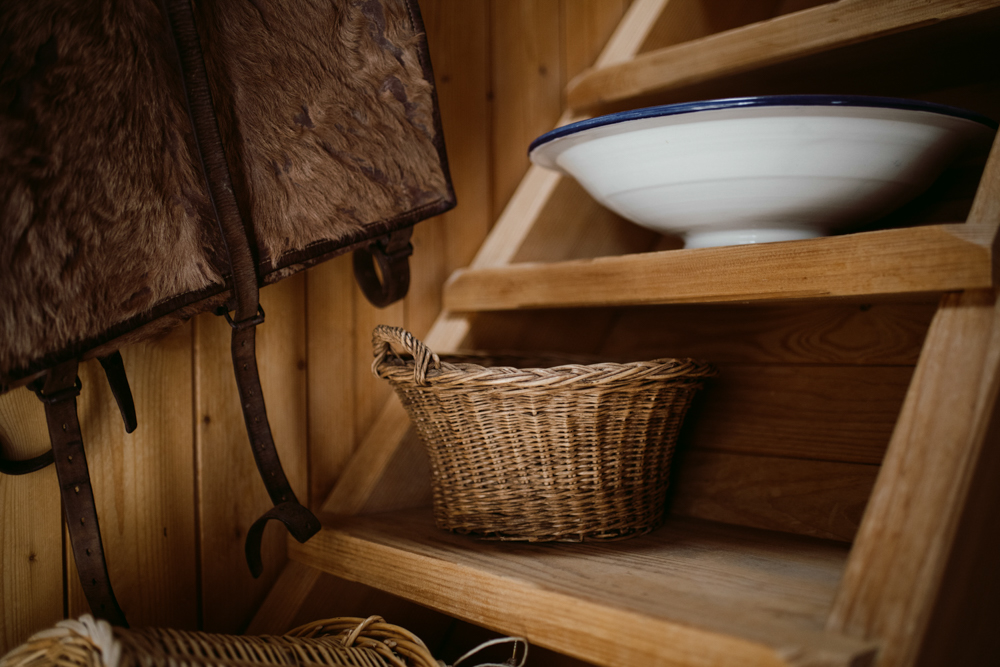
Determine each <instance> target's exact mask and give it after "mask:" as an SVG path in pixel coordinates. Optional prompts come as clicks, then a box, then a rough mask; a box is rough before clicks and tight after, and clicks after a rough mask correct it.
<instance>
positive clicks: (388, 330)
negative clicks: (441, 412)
mask: <svg viewBox="0 0 1000 667" xmlns="http://www.w3.org/2000/svg"><path fill="white" fill-rule="evenodd" d="M393 345H395V346H396V347H398V348H401V349H402V350H404V351H406V352H409V353H410V354H412V355H413V381H414V382H416V383H417V384H418V385H420V386H423V385H426V384H427V367H428V366H430V363H431V362H432V361H433V362H434V368H441V358H440V357H439V356H438V355H436V354H434V353H433V352H431V349H430V348H429V347H427V346H426V345H424V344H423V343H422V342H421V341H420V340H418V339H417V338H416V337H415V336H414V335H413V334H411V333H410V332H409V331H407V330H406V329H401V328H400V327H390V326H388V325H386V324H380V325H378V326H377V327H375V331H373V332H372V352H373V353H374V355H375V359H374V361H372V373H373V374H374V375H375V377H378V378H380V377H382V376H381V375H380V374H379V372H378V370H379V366H380V365H381V364H382V362H383V361H385V358H386V356H387V355H388V354H389V352H390V351H391V350H392V346H393Z"/></svg>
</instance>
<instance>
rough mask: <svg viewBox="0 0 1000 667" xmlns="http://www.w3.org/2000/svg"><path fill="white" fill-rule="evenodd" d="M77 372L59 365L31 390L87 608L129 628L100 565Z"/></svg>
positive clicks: (74, 363)
mask: <svg viewBox="0 0 1000 667" xmlns="http://www.w3.org/2000/svg"><path fill="white" fill-rule="evenodd" d="M76 370H77V361H76V360H75V359H74V360H72V361H68V362H66V363H63V364H60V365H59V366H56V367H55V368H53V369H51V370H50V371H49V373H48V375H47V377H46V378H45V380H44V382H40V383H36V384H35V385H33V386H32V389H34V390H35V393H36V394H37V395H38V398H40V399H41V400H42V402H43V403H44V404H45V421H46V423H47V424H48V429H49V440H50V441H51V442H52V454H53V457H54V459H55V464H56V477H57V478H58V479H59V489H60V492H61V494H62V504H63V514H64V516H65V517H66V527H67V529H68V530H69V537H70V543H71V544H72V546H73V556H74V558H75V559H76V568H77V571H78V572H79V574H80V583H81V584H82V585H83V592H84V594H85V595H86V596H87V602H88V603H90V609H91V611H93V613H94V615H95V616H98V617H99V618H103V619H105V620H107V621H108V622H110V623H112V624H113V625H120V626H123V627H128V622H127V621H126V620H125V613H124V612H123V611H122V609H121V607H120V606H119V605H118V600H117V598H115V592H114V590H112V588H111V580H110V578H109V577H108V567H107V563H106V561H105V559H104V544H103V542H102V540H101V527H100V524H99V523H98V521H97V508H96V506H95V505H94V492H93V489H92V488H91V484H90V470H89V469H88V467H87V456H86V453H85V452H84V449H83V436H82V435H81V433H80V420H79V419H78V417H77V412H76V397H77V396H78V395H79V394H80V380H79V378H78V377H77V374H76ZM39 384H40V385H41V386H39Z"/></svg>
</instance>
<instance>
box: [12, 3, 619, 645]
mask: <svg viewBox="0 0 1000 667" xmlns="http://www.w3.org/2000/svg"><path fill="white" fill-rule="evenodd" d="M629 2H630V0H492V1H490V0H422V1H421V3H420V4H421V9H422V13H423V16H424V21H425V24H426V27H427V31H428V36H429V40H430V44H431V57H432V60H433V63H434V68H435V75H436V78H437V85H438V91H439V96H440V105H441V113H442V119H443V122H444V126H445V137H446V142H447V147H448V154H449V158H450V161H451V171H452V175H453V178H454V182H455V187H456V191H457V195H458V200H459V206H458V208H457V209H455V210H454V211H453V212H450V213H448V214H445V215H443V216H440V217H439V218H437V219H435V220H432V221H428V222H425V223H422V224H421V225H420V226H419V227H418V228H417V231H416V233H415V236H414V246H415V249H416V253H415V255H414V258H413V260H412V261H413V264H412V269H413V271H412V273H413V284H412V286H411V289H410V295H409V296H408V297H407V298H406V299H405V300H404V301H403V302H402V303H400V304H396V305H393V306H390V307H389V308H387V309H385V310H377V309H374V308H372V307H371V306H370V305H368V304H367V302H366V301H365V300H364V298H363V297H362V296H361V294H360V292H359V291H358V290H357V288H356V286H355V285H354V281H353V277H352V275H351V268H350V259H349V258H348V257H342V258H339V259H336V260H333V261H331V262H328V263H327V264H325V265H322V266H320V267H316V268H314V269H311V270H309V271H307V272H306V273H305V274H303V275H300V276H297V277H295V278H292V279H289V280H286V281H284V282H283V283H281V284H279V285H275V286H272V287H268V288H266V289H265V290H263V291H262V303H263V306H264V308H265V310H266V312H267V322H266V323H265V324H264V326H263V327H262V328H261V329H260V334H259V341H260V342H259V349H258V359H259V363H260V367H261V375H262V380H263V383H264V391H265V398H266V400H267V403H268V408H269V410H268V412H269V417H270V422H271V425H272V428H273V430H274V435H275V440H276V441H277V443H278V447H279V450H280V454H281V457H282V462H283V464H284V466H285V470H286V472H287V473H288V475H289V478H290V480H291V482H292V485H293V487H294V488H295V491H296V493H297V494H298V496H299V498H300V499H303V500H306V499H307V500H308V502H310V503H311V504H312V505H314V506H315V505H317V504H319V503H321V502H322V501H323V499H324V498H325V496H326V495H327V493H328V492H329V490H330V488H331V487H332V486H333V483H334V482H335V480H336V479H337V476H338V475H339V473H340V471H341V469H342V467H343V465H344V463H345V461H346V460H347V458H348V457H349V455H350V454H351V452H352V451H353V450H354V448H355V447H356V446H357V443H358V442H359V441H360V440H361V438H362V437H363V436H364V434H365V432H366V430H367V429H368V427H369V426H370V425H371V423H372V421H373V420H374V419H375V417H376V415H377V411H378V410H379V409H380V408H381V406H382V403H383V401H384V399H385V396H386V394H387V392H388V391H389V389H388V387H387V386H386V385H385V384H384V383H379V382H377V381H376V380H374V379H373V378H372V377H371V375H370V372H369V359H370V355H371V350H370V343H369V339H370V334H371V330H372V328H373V327H374V325H375V324H378V323H389V324H399V325H403V326H406V327H408V328H410V329H411V330H412V331H413V332H414V333H416V334H418V335H422V334H424V333H426V331H427V329H428V328H429V326H430V324H431V323H432V322H433V320H434V318H435V317H436V316H437V314H438V311H439V309H440V298H441V285H442V284H443V282H444V280H445V279H446V278H447V276H448V275H449V274H450V273H451V271H453V270H454V269H456V268H458V267H461V266H465V265H467V264H468V263H469V261H470V260H471V259H472V257H473V255H474V253H475V252H476V250H477V249H478V248H479V245H480V244H481V242H482V240H483V239H484V238H485V236H486V233H487V232H488V230H489V228H490V226H491V224H492V222H493V220H495V219H496V216H497V215H498V214H499V212H500V210H501V209H502V208H503V206H504V205H505V203H506V201H507V199H508V198H509V197H510V195H511V193H512V192H513V190H514V188H515V187H516V185H517V183H518V182H519V181H520V179H521V177H522V175H523V174H524V171H525V170H526V168H527V165H528V162H527V157H526V148H527V145H528V143H529V142H530V141H531V140H532V139H533V138H534V137H535V136H537V135H538V134H541V133H542V132H545V131H547V130H549V129H551V128H552V127H553V125H554V124H555V122H556V120H557V119H558V118H559V115H560V112H561V109H562V106H563V90H564V88H565V85H566V83H567V82H568V80H569V79H570V78H571V77H573V76H574V75H576V74H577V73H579V72H580V71H581V70H582V69H584V68H585V67H587V66H589V65H590V64H591V63H592V62H593V60H594V58H595V57H596V55H597V53H598V52H599V51H600V48H601V47H602V46H603V45H604V43H605V42H606V41H607V39H608V37H609V36H610V34H611V32H612V30H613V29H614V27H615V25H617V22H618V20H619V19H620V18H621V16H622V14H623V12H624V10H625V9H626V8H627V6H628V4H629ZM123 356H124V359H125V365H126V369H127V371H128V375H129V379H130V381H131V383H132V389H133V392H134V394H135V398H136V405H137V410H138V419H139V428H138V430H137V431H135V432H134V433H133V434H131V435H126V434H125V433H124V430H123V428H122V426H121V421H120V419H119V418H118V416H117V410H116V408H115V405H114V401H113V399H112V397H111V396H110V392H109V391H108V390H107V388H106V385H105V383H104V380H103V377H102V371H101V369H100V367H99V365H97V364H96V363H94V362H88V363H85V364H84V365H83V367H82V370H81V380H82V382H83V385H84V389H83V393H82V395H81V398H80V401H79V408H80V416H81V421H82V429H83V435H84V439H85V442H86V445H87V452H88V458H89V461H90V467H91V472H92V475H93V481H94V486H95V495H96V498H97V503H98V512H99V514H100V519H101V527H102V530H103V537H104V542H105V546H106V550H107V555H108V560H109V568H110V571H111V576H112V579H113V582H114V586H115V590H116V593H117V594H118V597H119V600H120V602H121V603H122V606H123V607H124V608H125V610H126V613H127V614H128V616H129V619H130V621H131V623H132V624H133V625H134V626H142V625H160V626H169V627H175V628H185V629H196V628H201V629H205V630H209V631H219V632H239V631H241V630H242V629H243V628H245V627H246V624H247V623H248V622H249V620H250V619H251V617H252V616H253V614H254V612H255V611H256V609H257V607H258V606H259V605H260V603H261V601H262V600H263V598H264V596H265V595H266V594H267V592H268V591H269V589H270V587H271V586H272V584H273V583H274V581H275V578H276V577H277V576H278V574H279V572H280V571H281V568H282V566H283V565H284V540H285V535H284V533H283V532H282V531H281V529H280V528H278V527H269V528H268V530H267V531H266V533H265V546H264V558H265V572H264V575H263V576H262V577H261V578H260V579H257V580H254V579H252V578H251V577H250V575H249V573H248V571H247V569H246V565H245V563H244V561H243V556H242V545H243V539H244V536H245V534H246V530H247V528H248V526H249V524H250V523H251V522H252V521H253V520H254V519H255V518H256V517H257V516H258V515H259V514H260V513H261V512H262V511H264V510H265V509H266V508H267V501H266V494H265V492H264V489H263V486H262V484H261V483H260V481H259V479H258V478H257V473H256V471H255V470H254V468H253V462H252V458H251V455H250V451H249V447H248V445H247V444H246V440H245V434H244V430H243V425H242V418H241V417H240V414H239V407H238V404H237V402H236V401H237V398H236V392H235V385H234V382H233V379H232V372H231V369H230V368H229V353H228V327H227V326H225V323H224V322H222V321H221V320H220V319H219V318H217V317H214V316H212V315H205V316H200V317H198V318H195V319H194V320H193V321H192V322H191V323H189V324H187V325H185V326H183V327H181V328H179V329H177V330H175V331H173V332H171V333H170V334H168V335H167V336H165V337H163V338H161V339H158V340H154V341H150V342H147V343H145V344H143V345H138V346H133V347H129V348H126V349H125V350H123ZM0 440H2V443H3V447H4V454H5V455H7V456H11V457H14V458H27V457H28V456H31V455H34V454H38V453H41V452H42V451H44V450H45V449H46V448H47V435H46V433H45V425H44V416H43V413H42V407H41V404H40V402H39V401H37V399H35V397H34V396H32V395H31V394H30V393H29V392H28V391H27V390H24V389H18V390H15V391H13V392H11V393H9V394H6V395H4V396H0ZM0 502H2V506H0V513H2V517H0V600H2V604H0V654H2V653H4V652H6V650H7V649H9V648H11V647H13V646H15V645H17V644H18V643H20V642H22V641H24V640H25V639H26V638H27V637H28V636H29V635H30V634H31V633H32V632H34V631H37V630H40V629H42V628H44V627H46V626H48V625H50V624H51V623H53V622H55V621H57V620H58V619H60V618H63V617H64V616H66V615H71V616H74V615H78V614H81V613H84V612H85V611H86V602H85V601H84V599H83V596H82V593H81V591H80V587H79V583H78V582H77V580H76V573H75V571H74V566H73V563H72V556H71V555H70V553H69V551H68V550H67V548H66V543H65V540H64V536H63V527H62V521H61V515H60V512H61V510H60V504H59V499H58V490H57V484H56V480H55V473H54V471H53V470H52V469H51V468H49V469H46V470H44V471H41V472H38V473H34V474H32V475H28V476H24V477H8V476H0Z"/></svg>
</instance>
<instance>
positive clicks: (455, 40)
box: [407, 0, 495, 335]
mask: <svg viewBox="0 0 1000 667" xmlns="http://www.w3.org/2000/svg"><path fill="white" fill-rule="evenodd" d="M421 11H422V12H423V16H424V24H425V26H426V28H427V41H428V45H429V48H430V53H431V60H432V61H433V63H434V77H435V81H436V87H437V95H438V105H439V107H440V109H441V123H442V125H443V127H444V134H445V142H446V145H447V149H448V164H449V166H450V169H451V177H452V183H453V185H454V187H455V196H456V197H457V199H458V205H457V207H456V208H455V209H454V210H453V211H450V212H448V213H445V214H444V215H443V216H441V217H440V218H439V219H437V220H431V221H426V222H422V223H420V224H419V225H418V226H417V228H416V234H417V235H418V236H417V239H418V240H419V239H420V238H422V236H421V235H423V234H424V230H425V229H434V230H436V231H435V234H439V235H441V236H443V243H444V246H443V252H441V253H438V254H437V255H436V256H435V257H434V263H433V264H432V263H431V262H425V261H423V260H421V247H420V246H419V245H417V246H416V252H415V253H414V258H413V262H414V264H413V267H414V271H413V273H414V275H413V279H414V280H423V281H425V282H427V283H428V286H427V288H426V291H428V292H429V291H431V290H433V292H434V294H433V295H430V294H429V295H428V296H429V298H430V299H431V300H430V301H423V300H422V301H421V302H420V305H419V311H420V312H413V311H414V310H415V309H414V308H413V307H411V308H410V309H409V311H408V312H407V319H408V322H410V325H411V326H412V327H413V328H414V330H415V331H418V332H420V334H421V335H426V333H427V331H428V330H429V329H430V326H431V324H432V322H433V318H434V317H436V315H437V313H438V312H440V310H441V302H440V299H441V294H440V291H441V284H442V283H443V282H444V280H445V279H446V278H447V276H449V275H450V274H451V272H452V271H454V270H455V269H457V268H459V267H462V266H468V265H469V263H470V262H471V261H472V259H473V257H475V255H476V252H478V251H479V247H480V246H481V245H482V243H483V239H485V238H486V235H487V234H488V233H489V230H490V228H491V227H492V226H493V221H494V220H495V216H494V215H493V199H492V188H493V183H492V163H491V161H492V149H491V145H492V133H491V123H492V120H491V108H492V102H491V100H492V96H493V95H492V91H491V82H490V67H491V63H490V57H491V54H490V14H489V4H488V3H484V2H450V1H449V0H432V1H430V2H422V3H421ZM411 303H414V302H413V300H411Z"/></svg>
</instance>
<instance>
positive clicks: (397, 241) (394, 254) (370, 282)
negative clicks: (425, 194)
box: [351, 227, 413, 308]
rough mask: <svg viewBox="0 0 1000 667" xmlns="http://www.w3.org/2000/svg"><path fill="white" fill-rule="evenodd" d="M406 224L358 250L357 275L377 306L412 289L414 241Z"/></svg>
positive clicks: (392, 301)
mask: <svg viewBox="0 0 1000 667" xmlns="http://www.w3.org/2000/svg"><path fill="white" fill-rule="evenodd" d="M412 232H413V229H412V228H411V227H406V228H404V229H399V230H396V231H395V232H392V233H391V234H388V235H386V236H383V237H382V238H380V239H378V240H377V241H375V242H374V243H372V244H371V245H369V246H368V247H367V248H361V249H359V250H355V251H354V256H353V257H352V258H351V261H352V263H353V265H354V277H355V279H356V280H357V281H358V287H360V288H361V291H362V293H364V295H365V298H367V299H368V301H369V302H371V304H372V305H373V306H375V307H377V308H385V307H386V306H388V305H389V304H392V303H395V302H396V301H399V300H400V299H402V298H403V297H404V296H406V292H407V291H408V290H409V289H410V255H412V254H413V245H412V244H411V243H410V235H411V234H412Z"/></svg>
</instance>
